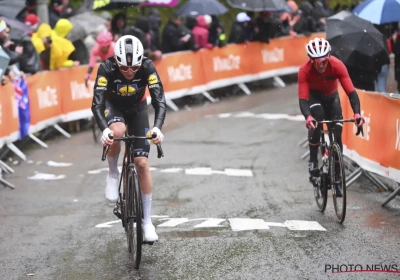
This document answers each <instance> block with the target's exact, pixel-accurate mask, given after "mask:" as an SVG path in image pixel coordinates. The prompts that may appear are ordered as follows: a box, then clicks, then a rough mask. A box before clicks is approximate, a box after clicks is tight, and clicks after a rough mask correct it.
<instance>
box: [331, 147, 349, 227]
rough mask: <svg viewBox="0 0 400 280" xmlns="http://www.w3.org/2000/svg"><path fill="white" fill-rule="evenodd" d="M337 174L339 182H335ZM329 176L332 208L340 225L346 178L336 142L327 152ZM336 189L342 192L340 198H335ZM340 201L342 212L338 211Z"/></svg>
mask: <svg viewBox="0 0 400 280" xmlns="http://www.w3.org/2000/svg"><path fill="white" fill-rule="evenodd" d="M335 155H337V159H338V167H339V168H338V169H339V170H336V166H335ZM337 172H339V173H340V178H339V180H336V177H337V176H336V174H337ZM329 174H330V176H329V179H330V184H331V189H332V199H333V206H334V208H335V214H336V218H337V220H338V222H339V223H340V224H342V223H343V222H344V219H345V218H346V176H345V170H344V162H343V156H342V152H341V150H340V146H339V144H338V143H336V142H334V143H332V145H331V148H330V152H329ZM338 188H340V191H341V192H342V197H338V196H337V191H338ZM340 199H342V200H343V201H342V204H343V205H342V211H339V200H340Z"/></svg>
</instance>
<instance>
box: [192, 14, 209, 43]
mask: <svg viewBox="0 0 400 280" xmlns="http://www.w3.org/2000/svg"><path fill="white" fill-rule="evenodd" d="M196 21H197V25H196V26H195V27H194V28H193V29H192V33H193V36H194V41H195V43H196V44H197V46H199V48H207V49H212V48H213V47H214V45H213V44H210V43H209V42H208V37H209V35H210V31H209V30H208V29H209V26H210V24H211V21H212V19H211V16H209V15H204V16H198V17H197V18H196Z"/></svg>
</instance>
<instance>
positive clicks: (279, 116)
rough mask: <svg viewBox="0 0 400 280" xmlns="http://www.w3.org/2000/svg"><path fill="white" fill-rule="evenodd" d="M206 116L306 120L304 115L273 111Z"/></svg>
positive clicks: (210, 116)
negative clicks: (275, 112)
mask: <svg viewBox="0 0 400 280" xmlns="http://www.w3.org/2000/svg"><path fill="white" fill-rule="evenodd" d="M205 117H206V118H212V117H217V118H222V119H226V118H255V119H264V120H279V119H282V120H289V121H304V116H303V115H289V114H279V113H278V114H272V113H261V114H255V113H252V112H234V113H224V114H219V115H206V116H205Z"/></svg>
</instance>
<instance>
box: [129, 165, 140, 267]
mask: <svg viewBox="0 0 400 280" xmlns="http://www.w3.org/2000/svg"><path fill="white" fill-rule="evenodd" d="M127 179H128V185H127V200H126V202H127V204H126V209H127V210H128V211H127V213H128V238H129V244H130V246H129V247H130V249H131V250H130V253H131V257H132V261H133V263H134V265H135V268H136V269H138V268H139V265H140V261H141V258H142V245H143V231H142V216H143V214H142V213H143V211H142V197H141V192H140V186H139V181H138V174H137V172H136V169H135V168H134V166H133V165H131V166H129V167H128V177H127ZM135 233H136V234H135Z"/></svg>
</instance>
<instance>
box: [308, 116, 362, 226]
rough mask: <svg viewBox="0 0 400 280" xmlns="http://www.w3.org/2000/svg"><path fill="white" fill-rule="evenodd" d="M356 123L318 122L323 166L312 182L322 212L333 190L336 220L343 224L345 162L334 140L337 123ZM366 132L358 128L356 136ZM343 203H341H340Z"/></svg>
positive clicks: (312, 177)
mask: <svg viewBox="0 0 400 280" xmlns="http://www.w3.org/2000/svg"><path fill="white" fill-rule="evenodd" d="M346 122H354V120H353V119H346V120H325V121H321V122H318V125H319V126H321V140H320V149H321V159H322V160H321V161H319V162H320V163H321V166H320V168H319V175H318V176H315V177H314V176H311V177H310V178H309V179H310V182H311V183H312V184H313V186H314V197H315V201H316V203H317V206H318V210H319V211H320V212H324V211H325V208H326V203H327V200H328V190H329V189H331V190H332V199H333V205H334V208H335V214H336V218H337V220H338V222H339V223H343V221H344V219H345V217H346V176H345V169H344V162H343V155H342V152H341V149H340V146H339V144H338V143H337V142H336V141H335V139H334V128H333V124H335V123H346ZM324 123H325V124H326V125H327V127H328V130H323V129H322V125H323V124H324ZM360 133H361V134H362V135H363V136H364V132H363V129H362V127H358V129H357V133H356V135H357V136H358V135H359V134H360ZM326 134H328V136H329V144H328V143H327V142H326V140H325V135H326ZM340 201H341V203H340Z"/></svg>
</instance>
